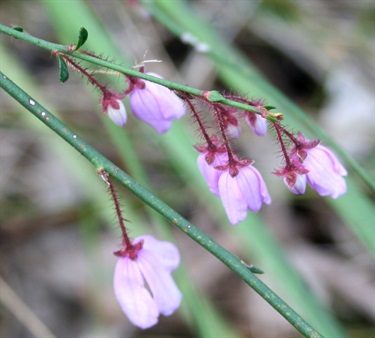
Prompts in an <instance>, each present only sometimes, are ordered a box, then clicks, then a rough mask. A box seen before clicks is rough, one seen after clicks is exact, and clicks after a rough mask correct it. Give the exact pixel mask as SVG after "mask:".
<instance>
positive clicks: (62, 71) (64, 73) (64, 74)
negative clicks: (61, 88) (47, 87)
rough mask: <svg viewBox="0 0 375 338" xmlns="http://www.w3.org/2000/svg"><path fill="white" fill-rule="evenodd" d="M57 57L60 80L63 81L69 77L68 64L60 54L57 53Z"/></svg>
mask: <svg viewBox="0 0 375 338" xmlns="http://www.w3.org/2000/svg"><path fill="white" fill-rule="evenodd" d="M57 58H58V59H59V68H60V82H61V83H64V82H66V81H68V79H69V71H68V66H67V65H66V63H65V60H64V59H63V58H62V57H61V56H60V55H58V56H57Z"/></svg>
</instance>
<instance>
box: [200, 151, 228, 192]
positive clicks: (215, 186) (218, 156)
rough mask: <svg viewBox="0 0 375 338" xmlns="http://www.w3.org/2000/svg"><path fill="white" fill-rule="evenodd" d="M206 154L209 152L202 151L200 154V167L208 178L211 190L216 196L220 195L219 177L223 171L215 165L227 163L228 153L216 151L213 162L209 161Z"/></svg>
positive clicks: (206, 178)
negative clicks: (209, 162)
mask: <svg viewBox="0 0 375 338" xmlns="http://www.w3.org/2000/svg"><path fill="white" fill-rule="evenodd" d="M206 155H207V153H201V154H200V155H199V156H198V159H197V164H198V168H199V170H200V172H201V173H202V175H203V177H204V179H205V180H206V182H207V185H208V187H209V188H210V191H211V192H212V193H213V194H215V195H216V196H219V178H220V175H221V174H222V173H223V171H221V170H218V169H215V167H216V166H224V165H226V164H227V163H228V154H227V153H215V155H214V156H215V157H214V158H215V159H214V161H213V162H212V163H211V164H208V163H207V159H206Z"/></svg>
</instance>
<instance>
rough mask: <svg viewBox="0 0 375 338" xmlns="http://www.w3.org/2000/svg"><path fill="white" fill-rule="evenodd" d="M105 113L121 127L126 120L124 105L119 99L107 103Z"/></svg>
mask: <svg viewBox="0 0 375 338" xmlns="http://www.w3.org/2000/svg"><path fill="white" fill-rule="evenodd" d="M107 114H108V116H109V118H110V119H111V120H112V121H113V122H114V123H116V124H117V125H118V126H120V127H122V126H123V125H125V123H126V120H127V115H126V110H125V106H124V104H123V103H122V101H120V100H115V101H113V102H112V103H110V104H109V105H108V108H107Z"/></svg>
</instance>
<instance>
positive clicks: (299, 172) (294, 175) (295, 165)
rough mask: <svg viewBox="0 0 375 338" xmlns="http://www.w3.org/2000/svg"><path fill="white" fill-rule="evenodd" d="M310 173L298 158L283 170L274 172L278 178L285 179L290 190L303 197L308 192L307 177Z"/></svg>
mask: <svg viewBox="0 0 375 338" xmlns="http://www.w3.org/2000/svg"><path fill="white" fill-rule="evenodd" d="M308 172H309V171H308V170H307V169H306V168H305V167H304V166H303V165H302V164H301V163H300V161H299V160H298V158H296V159H295V160H293V161H290V162H288V164H286V165H285V166H284V167H283V168H281V169H279V170H276V171H275V172H274V174H275V175H277V176H282V177H284V183H285V185H286V186H287V187H288V189H289V190H290V191H291V192H292V193H293V194H296V195H303V194H304V193H305V190H306V175H305V174H307V173H308Z"/></svg>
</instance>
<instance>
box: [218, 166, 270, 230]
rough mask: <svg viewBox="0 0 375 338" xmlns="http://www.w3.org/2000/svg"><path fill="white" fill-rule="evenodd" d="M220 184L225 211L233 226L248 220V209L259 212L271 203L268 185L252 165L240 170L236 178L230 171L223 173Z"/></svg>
mask: <svg viewBox="0 0 375 338" xmlns="http://www.w3.org/2000/svg"><path fill="white" fill-rule="evenodd" d="M218 184H219V185H218V188H219V195H220V198H221V200H222V202H223V206H224V209H225V211H226V213H227V216H228V219H229V221H230V222H231V223H232V224H233V225H235V224H237V223H239V222H242V221H243V220H244V219H245V218H246V216H247V210H248V209H249V210H251V211H253V212H257V211H259V210H260V208H261V206H262V203H266V204H270V203H271V197H270V195H269V194H268V190H267V187H266V184H265V183H264V181H263V178H262V176H261V175H260V173H259V171H258V170H257V169H256V168H255V167H253V166H252V165H248V166H245V167H240V168H238V174H237V175H236V176H234V177H232V176H231V175H230V171H229V170H226V171H224V172H222V174H221V175H220V177H219V182H218Z"/></svg>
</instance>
